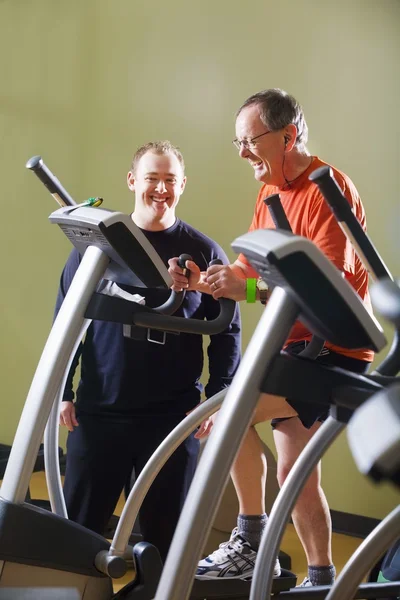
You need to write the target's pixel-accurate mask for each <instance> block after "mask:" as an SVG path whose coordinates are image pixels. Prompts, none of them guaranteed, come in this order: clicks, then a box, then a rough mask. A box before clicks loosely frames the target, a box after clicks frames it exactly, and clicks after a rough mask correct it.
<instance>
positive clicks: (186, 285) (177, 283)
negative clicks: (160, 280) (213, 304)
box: [168, 257, 204, 292]
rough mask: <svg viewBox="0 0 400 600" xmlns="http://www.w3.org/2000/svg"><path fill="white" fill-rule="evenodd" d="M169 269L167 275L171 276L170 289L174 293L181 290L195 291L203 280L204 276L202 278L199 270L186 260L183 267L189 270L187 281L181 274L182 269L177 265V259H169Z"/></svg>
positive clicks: (194, 264) (193, 263) (190, 261)
mask: <svg viewBox="0 0 400 600" xmlns="http://www.w3.org/2000/svg"><path fill="white" fill-rule="evenodd" d="M168 264H169V269H168V273H169V274H170V275H171V277H172V279H173V285H172V286H171V289H173V290H174V292H181V291H182V290H197V289H199V288H200V287H201V283H202V279H203V280H204V275H203V277H202V273H201V271H200V268H199V267H198V266H197V265H196V263H195V262H193V261H192V260H187V261H186V263H185V266H186V268H187V269H189V273H190V274H189V279H188V278H187V277H185V275H184V274H183V269H181V267H180V266H179V265H178V258H177V257H175V258H170V259H169V261H168Z"/></svg>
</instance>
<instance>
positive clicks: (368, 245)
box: [309, 165, 393, 279]
mask: <svg viewBox="0 0 400 600" xmlns="http://www.w3.org/2000/svg"><path fill="white" fill-rule="evenodd" d="M309 179H310V181H313V182H314V183H316V184H317V186H318V187H319V189H320V190H321V193H322V195H323V196H324V198H325V200H326V202H327V203H328V205H329V207H330V209H331V210H332V212H333V214H334V215H335V217H336V219H337V221H338V223H339V225H340V226H341V227H342V229H343V231H344V233H345V235H346V236H347V237H348V238H349V239H350V241H351V242H352V244H353V246H354V248H355V250H356V252H357V254H358V256H359V258H360V260H361V261H362V262H363V264H364V266H365V268H366V269H367V271H369V272H370V273H371V275H372V277H373V278H374V279H383V278H386V277H389V279H393V277H392V275H391V274H390V271H389V269H388V268H387V267H386V265H385V263H384V262H383V260H382V258H381V257H380V255H379V253H378V251H377V250H376V248H375V246H374V245H373V243H372V242H371V240H370V239H369V237H368V235H367V234H366V233H365V231H364V230H363V228H362V227H361V224H360V223H359V221H358V219H357V217H356V216H355V214H354V213H353V211H352V210H351V206H350V204H349V202H348V200H347V198H346V197H345V196H344V195H343V193H342V190H341V189H340V187H339V185H338V183H337V181H336V179H335V177H334V175H333V171H332V168H331V167H330V166H329V165H327V166H325V167H320V168H319V169H316V171H313V173H311V175H310V177H309Z"/></svg>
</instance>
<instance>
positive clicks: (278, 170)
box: [236, 104, 285, 186]
mask: <svg viewBox="0 0 400 600" xmlns="http://www.w3.org/2000/svg"><path fill="white" fill-rule="evenodd" d="M267 132H268V127H267V126H266V125H265V124H264V123H263V122H262V120H261V117H260V109H259V106H258V105H257V104H252V105H250V106H246V107H245V108H243V109H242V111H241V112H240V113H239V115H238V117H237V119H236V139H237V140H239V141H242V142H245V144H243V143H242V144H241V146H240V150H239V156H240V157H241V158H244V159H245V160H247V161H248V163H249V164H250V166H251V167H252V168H253V169H254V177H255V178H256V179H257V181H261V182H263V183H268V184H269V185H277V186H279V185H281V184H282V182H283V181H284V180H283V178H282V161H283V156H284V152H285V139H284V132H283V130H282V129H280V130H278V131H270V132H269V134H268V135H262V134H266V133H267ZM258 136H260V137H258ZM256 137H258V139H257V140H255V141H254V142H253V143H251V142H250V140H253V139H254V138H256ZM246 143H247V145H248V146H249V147H246Z"/></svg>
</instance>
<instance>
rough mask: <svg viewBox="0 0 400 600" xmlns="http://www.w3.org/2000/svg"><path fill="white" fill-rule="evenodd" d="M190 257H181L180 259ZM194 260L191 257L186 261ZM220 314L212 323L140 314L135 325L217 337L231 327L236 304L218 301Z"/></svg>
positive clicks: (216, 261) (216, 259)
mask: <svg viewBox="0 0 400 600" xmlns="http://www.w3.org/2000/svg"><path fill="white" fill-rule="evenodd" d="M184 256H188V255H181V256H180V258H182V257H184ZM184 260H185V262H186V260H192V258H191V257H190V256H188V258H185V259H184ZM222 264H223V263H222V260H220V259H219V258H215V259H213V260H212V261H211V262H210V266H211V265H222ZM218 302H219V305H220V312H219V315H218V317H216V318H215V319H213V320H212V321H201V320H200V319H189V318H185V317H174V316H166V315H160V314H151V313H140V314H139V313H138V314H135V315H134V319H133V322H134V325H138V326H139V327H149V328H150V329H160V330H164V331H177V332H180V333H196V334H200V335H215V334H216V333H221V332H222V331H225V329H226V328H227V327H229V325H230V323H231V321H232V319H233V316H234V313H235V307H236V302H235V301H234V300H230V299H228V298H220V299H219V300H218Z"/></svg>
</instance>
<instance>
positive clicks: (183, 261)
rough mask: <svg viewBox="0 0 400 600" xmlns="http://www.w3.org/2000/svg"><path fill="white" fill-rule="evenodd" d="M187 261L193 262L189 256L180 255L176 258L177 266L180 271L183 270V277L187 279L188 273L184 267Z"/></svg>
mask: <svg viewBox="0 0 400 600" xmlns="http://www.w3.org/2000/svg"><path fill="white" fill-rule="evenodd" d="M187 260H193V258H192V257H191V256H190V254H181V255H180V257H179V258H178V265H179V266H180V268H181V269H183V274H184V276H185V277H187V278H188V279H189V275H190V271H189V269H188V268H187V267H186V261H187Z"/></svg>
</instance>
